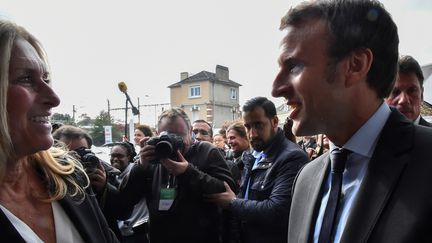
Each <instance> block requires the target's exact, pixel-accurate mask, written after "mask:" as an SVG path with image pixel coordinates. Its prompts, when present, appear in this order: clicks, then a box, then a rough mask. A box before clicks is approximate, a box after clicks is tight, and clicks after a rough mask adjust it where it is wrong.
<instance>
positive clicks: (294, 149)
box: [208, 97, 309, 242]
mask: <svg viewBox="0 0 432 243" xmlns="http://www.w3.org/2000/svg"><path fill="white" fill-rule="evenodd" d="M243 112H244V115H243V119H244V125H245V127H246V130H247V133H248V136H249V140H250V143H251V145H252V147H253V149H254V150H253V151H252V152H251V153H246V154H245V153H244V154H243V156H242V160H243V163H244V170H243V172H242V180H241V186H240V193H239V194H238V197H236V196H235V194H234V192H232V191H231V190H229V188H228V187H226V189H227V191H226V192H223V193H218V194H213V195H208V198H209V200H210V201H212V202H214V203H216V204H217V205H219V206H221V207H222V208H225V209H228V210H229V211H230V212H232V214H233V215H234V216H236V217H238V218H239V219H240V221H241V236H240V238H241V241H242V242H286V241H287V229H288V217H289V210H290V205H291V187H292V185H293V181H294V178H295V176H296V174H297V172H298V171H299V169H300V168H301V167H302V166H303V165H304V164H305V163H306V162H307V161H308V160H309V159H308V156H307V155H306V153H305V152H304V151H303V150H302V149H301V148H300V147H299V146H298V145H297V144H295V143H293V142H291V141H289V140H288V139H287V138H285V136H284V133H283V131H282V129H280V128H278V121H279V120H278V117H277V116H276V107H275V105H274V104H273V102H271V101H270V100H268V99H267V98H265V97H256V98H253V99H251V100H249V101H247V102H246V103H245V105H244V106H243Z"/></svg>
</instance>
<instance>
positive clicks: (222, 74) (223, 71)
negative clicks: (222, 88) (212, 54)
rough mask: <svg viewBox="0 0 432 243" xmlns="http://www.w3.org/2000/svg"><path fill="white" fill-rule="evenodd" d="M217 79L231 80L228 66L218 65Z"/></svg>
mask: <svg viewBox="0 0 432 243" xmlns="http://www.w3.org/2000/svg"><path fill="white" fill-rule="evenodd" d="M216 79H219V80H221V81H229V70H228V68H227V67H224V66H221V65H216Z"/></svg>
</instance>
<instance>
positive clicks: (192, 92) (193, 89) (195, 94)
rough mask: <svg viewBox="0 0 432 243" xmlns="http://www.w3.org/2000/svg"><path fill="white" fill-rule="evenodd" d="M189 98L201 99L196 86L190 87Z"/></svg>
mask: <svg viewBox="0 0 432 243" xmlns="http://www.w3.org/2000/svg"><path fill="white" fill-rule="evenodd" d="M189 97H190V98H194V97H201V87H200V86H199V85H198V86H190V91H189Z"/></svg>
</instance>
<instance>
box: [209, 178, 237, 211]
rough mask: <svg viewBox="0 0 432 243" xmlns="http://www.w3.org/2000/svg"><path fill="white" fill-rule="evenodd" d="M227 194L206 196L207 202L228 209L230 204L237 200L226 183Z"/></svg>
mask: <svg viewBox="0 0 432 243" xmlns="http://www.w3.org/2000/svg"><path fill="white" fill-rule="evenodd" d="M224 186H225V192H221V193H214V194H207V195H204V197H205V198H206V201H207V202H211V203H215V204H216V205H218V206H219V207H221V208H228V206H229V204H230V202H231V201H232V200H233V199H235V198H236V195H235V194H234V192H233V191H232V190H231V188H230V187H229V186H228V184H227V183H226V182H224Z"/></svg>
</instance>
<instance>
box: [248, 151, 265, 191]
mask: <svg viewBox="0 0 432 243" xmlns="http://www.w3.org/2000/svg"><path fill="white" fill-rule="evenodd" d="M252 155H253V157H255V163H254V165H253V166H252V170H254V169H255V168H256V167H257V166H258V164H259V163H260V162H261V161H263V160H264V159H265V158H267V155H266V154H265V153H264V151H256V150H253V151H252ZM250 180H251V179H250V176H249V180H248V184H247V187H246V192H245V197H244V199H248V196H249V184H250Z"/></svg>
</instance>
